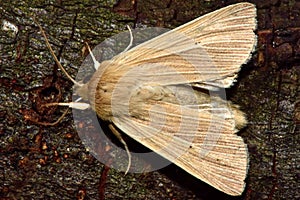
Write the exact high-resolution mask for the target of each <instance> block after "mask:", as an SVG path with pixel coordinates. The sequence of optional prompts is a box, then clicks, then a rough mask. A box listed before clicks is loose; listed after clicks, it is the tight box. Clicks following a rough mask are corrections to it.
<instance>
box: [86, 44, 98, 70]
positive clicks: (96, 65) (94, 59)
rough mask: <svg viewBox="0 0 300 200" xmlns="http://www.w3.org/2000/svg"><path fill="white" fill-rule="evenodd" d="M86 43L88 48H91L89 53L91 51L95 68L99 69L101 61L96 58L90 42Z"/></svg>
mask: <svg viewBox="0 0 300 200" xmlns="http://www.w3.org/2000/svg"><path fill="white" fill-rule="evenodd" d="M85 44H86V46H87V48H88V50H89V53H90V55H91V57H92V60H93V62H94V68H95V70H97V69H98V68H99V67H100V63H99V62H98V61H97V60H96V58H95V56H94V54H93V52H92V50H91V48H90V46H89V44H88V43H87V42H86V43H85Z"/></svg>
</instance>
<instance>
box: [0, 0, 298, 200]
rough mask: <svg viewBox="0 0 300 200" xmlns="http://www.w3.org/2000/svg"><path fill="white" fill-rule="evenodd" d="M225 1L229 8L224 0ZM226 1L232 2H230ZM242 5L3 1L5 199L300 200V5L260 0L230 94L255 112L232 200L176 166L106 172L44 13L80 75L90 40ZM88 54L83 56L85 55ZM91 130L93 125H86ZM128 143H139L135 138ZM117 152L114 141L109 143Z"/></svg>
mask: <svg viewBox="0 0 300 200" xmlns="http://www.w3.org/2000/svg"><path fill="white" fill-rule="evenodd" d="M221 2H222V3H221ZM224 2H226V3H224ZM237 2H238V1H204V0H203V1H202V0H200V1H194V0H193V1H183V0H158V1H157V0H151V1H150V0H143V1H141V0H120V1H109V0H102V1H101V0H98V1H79V0H78V1H77V0H75V1H74V0H69V1H60V0H56V1H55V0H51V1H47V3H45V2H42V1H38V0H37V1H6V0H4V1H1V3H0V11H1V12H0V19H1V23H3V22H4V20H5V21H8V22H10V23H12V24H14V25H16V26H17V27H18V30H19V31H18V32H17V33H15V32H14V31H13V30H12V29H9V30H6V29H4V28H3V24H2V25H1V27H2V28H1V30H0V50H1V51H0V52H1V58H0V85H1V87H0V90H1V95H0V170H1V172H0V199H104V198H105V199H213V198H218V199H299V198H300V188H299V185H300V183H299V180H300V165H299V163H300V157H299V155H300V145H299V143H300V130H299V124H300V102H299V99H300V94H299V91H300V62H299V61H300V17H299V16H300V1H297V0H290V1H286V0H281V1H280V0H272V1H251V2H253V3H255V4H256V5H257V8H258V18H257V20H258V30H257V35H258V41H259V43H258V46H257V51H256V52H255V54H254V56H253V58H252V59H251V61H250V63H248V64H247V65H246V66H244V67H243V69H242V71H241V73H240V74H239V78H238V82H237V83H236V85H235V86H234V87H233V88H230V89H229V90H228V93H227V95H228V97H229V99H230V100H232V101H233V102H235V103H237V104H239V105H240V106H241V109H242V110H243V111H245V112H246V114H247V116H248V120H249V125H248V126H247V127H246V128H245V129H244V130H242V131H241V132H240V134H241V136H242V137H243V138H244V140H245V142H246V143H247V144H248V148H249V153H250V168H249V174H248V178H247V180H246V182H247V187H246V189H245V192H244V194H243V195H242V196H241V197H230V196H227V195H225V194H222V193H221V192H219V191H217V190H215V189H214V188H212V187H210V186H208V185H206V184H205V183H203V182H201V181H199V180H197V179H195V178H193V177H192V176H190V175H188V174H187V173H186V172H184V171H182V170H181V169H180V168H178V167H176V166H169V167H167V168H164V169H162V170H160V171H158V172H153V173H147V174H128V175H126V176H124V174H123V173H120V172H118V171H115V170H113V169H108V168H107V167H103V165H102V164H101V163H100V162H98V161H97V160H96V159H95V158H93V157H92V155H90V153H89V152H88V150H87V149H86V148H85V146H84V145H83V144H82V142H81V140H80V138H79V137H78V135H77V133H76V131H75V129H74V126H73V121H72V115H71V114H68V115H67V117H65V118H64V119H63V121H62V122H61V123H60V124H58V125H56V126H39V125H37V124H35V123H32V122H30V120H28V119H31V120H39V121H54V120H55V119H57V118H58V117H59V116H60V115H61V114H62V112H63V111H64V108H58V107H52V108H48V109H45V108H43V107H42V105H43V104H44V103H49V102H68V101H70V100H71V94H72V91H71V90H72V84H71V82H70V81H69V80H67V78H65V76H64V75H63V74H62V73H61V72H60V71H59V70H58V69H57V66H56V65H55V64H54V60H53V58H52V57H51V55H50V53H49V51H48V50H47V49H46V46H45V43H44V39H43V37H42V36H41V35H40V34H39V31H38V28H37V26H36V25H35V24H34V22H33V21H32V20H31V19H30V16H31V15H33V14H34V15H35V16H36V18H37V20H38V21H39V22H40V23H41V25H42V26H43V27H44V29H45V31H46V32H47V34H48V35H49V40H50V42H51V44H52V46H53V48H54V50H55V52H56V55H57V56H58V57H59V58H60V59H61V60H62V62H63V65H64V66H65V67H66V69H67V71H68V72H70V73H71V74H72V75H73V76H75V75H76V72H77V69H78V68H79V67H80V64H81V62H82V61H83V59H84V58H85V54H84V53H82V50H83V49H84V42H85V41H88V42H89V44H90V45H91V46H95V45H97V44H99V43H100V42H101V41H103V40H104V39H105V38H107V37H109V36H111V35H114V34H116V33H118V32H120V31H121V30H125V29H126V24H129V25H131V26H133V27H139V26H141V25H147V26H160V27H167V28H171V27H176V26H178V25H180V24H183V23H185V22H188V21H189V20H192V19H194V18H196V17H198V16H200V15H203V14H205V13H207V12H210V11H213V10H216V9H217V8H221V7H224V6H226V5H229V4H233V3H237ZM83 52H84V51H83ZM83 126H84V124H83ZM129 145H136V144H135V143H133V142H129ZM99 148H100V149H101V148H102V149H103V152H105V151H108V149H107V147H106V146H105V144H104V145H103V146H101V145H100V147H99Z"/></svg>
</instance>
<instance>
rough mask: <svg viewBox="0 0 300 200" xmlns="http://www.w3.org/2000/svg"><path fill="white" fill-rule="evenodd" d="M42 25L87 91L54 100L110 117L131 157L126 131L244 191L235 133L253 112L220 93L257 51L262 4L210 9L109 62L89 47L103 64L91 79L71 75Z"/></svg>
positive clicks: (241, 149)
mask: <svg viewBox="0 0 300 200" xmlns="http://www.w3.org/2000/svg"><path fill="white" fill-rule="evenodd" d="M39 27H40V30H41V32H42V34H43V35H44V37H45V40H46V44H47V46H48V48H49V49H50V51H51V53H52V55H53V57H54V59H55V60H56V63H57V64H58V65H59V67H60V68H61V69H62V71H64V73H65V74H66V75H67V76H68V77H69V78H70V79H71V80H72V81H73V82H74V84H75V86H74V89H75V92H76V93H77V94H78V95H79V96H80V97H81V98H80V99H79V100H78V101H76V102H70V103H54V104H53V103H52V104H51V105H62V106H68V107H71V108H76V109H82V110H84V109H87V108H91V109H93V110H94V111H95V112H96V113H97V115H98V116H99V118H101V119H102V120H105V121H107V122H109V123H110V124H109V127H110V128H111V130H112V131H113V132H114V133H115V135H116V136H117V137H118V138H119V139H120V141H121V142H122V143H123V144H124V147H125V149H126V150H127V152H128V156H129V158H130V153H129V151H128V147H127V145H126V143H125V141H124V140H123V139H122V137H121V134H120V133H119V130H121V131H122V132H124V133H126V134H128V136H130V137H131V138H133V139H135V140H136V141H138V142H140V143H141V144H143V145H144V146H146V147H148V148H149V149H151V150H152V151H154V152H157V153H158V154H159V155H161V156H162V157H164V158H166V159H168V160H170V161H171V162H173V163H175V164H176V165H177V166H179V167H180V168H182V169H183V170H185V171H187V172H188V173H190V174H192V175H193V176H195V177H197V178H198V179H200V180H202V181H204V182H206V183H208V184H209V185H211V186H213V187H215V188H217V189H218V190H220V191H222V192H224V193H227V194H229V195H241V193H242V192H243V190H244V187H245V182H244V180H245V178H246V175H247V170H248V150H247V145H246V144H245V143H244V141H243V139H242V138H241V137H240V136H238V135H237V134H236V133H237V132H238V131H239V130H240V129H241V128H242V127H244V126H245V125H246V123H247V122H246V117H245V114H244V113H243V112H242V111H240V110H239V107H238V106H237V105H234V104H232V103H231V102H229V101H226V100H225V99H222V98H221V97H219V96H216V95H213V94H215V92H218V91H222V90H224V88H228V87H230V86H231V85H232V84H233V83H234V81H235V79H236V77H237V73H238V72H239V70H240V68H241V65H242V64H244V63H245V62H247V61H248V60H249V59H250V57H251V52H252V51H253V50H254V47H255V44H256V35H255V33H254V30H255V29H256V8H255V5H253V4H251V3H246V2H244V3H238V4H234V5H230V6H227V7H225V8H222V9H219V10H216V11H214V12H211V13H208V14H206V15H204V16H202V17H199V18H197V19H195V20H193V21H190V22H188V23H186V24H184V25H182V26H179V27H178V28H175V29H173V30H171V31H169V32H167V33H164V34H162V35H160V36H157V37H155V38H153V39H151V40H149V41H147V42H144V43H142V44H140V45H138V46H136V47H133V48H130V47H128V48H126V49H125V50H124V51H123V52H122V53H120V54H118V55H117V56H115V57H113V58H112V59H111V60H106V61H103V62H102V63H99V62H98V61H97V60H96V59H95V57H94V55H93V53H92V52H91V51H90V55H91V57H92V58H93V61H94V67H95V69H96V71H95V73H94V74H93V76H92V77H91V79H90V80H89V81H88V82H87V83H85V84H83V83H79V82H76V81H75V80H73V79H72V78H71V77H70V76H69V75H68V74H67V72H66V71H65V70H64V68H63V67H62V66H61V64H60V63H59V61H58V59H57V58H56V56H55V54H54V52H53V50H52V48H51V46H50V44H49V42H48V39H47V37H46V35H45V33H44V31H43V29H42V28H41V26H40V25H39ZM131 39H133V38H132V36H131ZM80 100H85V101H86V102H87V103H86V102H80ZM129 163H130V162H129ZM128 166H130V165H128ZM127 170H128V169H127Z"/></svg>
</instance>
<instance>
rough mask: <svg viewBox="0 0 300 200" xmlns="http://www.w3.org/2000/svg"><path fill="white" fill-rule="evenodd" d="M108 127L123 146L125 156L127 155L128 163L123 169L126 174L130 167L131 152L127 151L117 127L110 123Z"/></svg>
mask: <svg viewBox="0 0 300 200" xmlns="http://www.w3.org/2000/svg"><path fill="white" fill-rule="evenodd" d="M108 127H109V128H110V130H111V131H112V132H113V134H114V135H115V136H116V137H117V138H118V139H119V141H120V142H121V143H122V144H123V145H124V148H125V150H126V153H127V156H128V165H127V169H126V171H125V174H127V173H128V171H129V169H130V166H131V154H130V152H129V149H128V146H127V144H126V142H125V141H124V140H123V138H122V136H121V134H120V133H119V131H117V129H116V128H115V127H114V126H113V125H112V124H109V125H108Z"/></svg>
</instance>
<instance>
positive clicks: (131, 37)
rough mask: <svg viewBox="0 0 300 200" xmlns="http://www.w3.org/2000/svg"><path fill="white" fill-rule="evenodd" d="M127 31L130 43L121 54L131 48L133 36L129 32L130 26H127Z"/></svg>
mask: <svg viewBox="0 0 300 200" xmlns="http://www.w3.org/2000/svg"><path fill="white" fill-rule="evenodd" d="M127 29H128V31H129V34H130V42H129V44H128V46H127V47H126V49H124V51H122V53H124V52H126V51H128V49H130V47H131V46H132V43H133V35H132V31H131V28H130V26H128V25H127Z"/></svg>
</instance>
